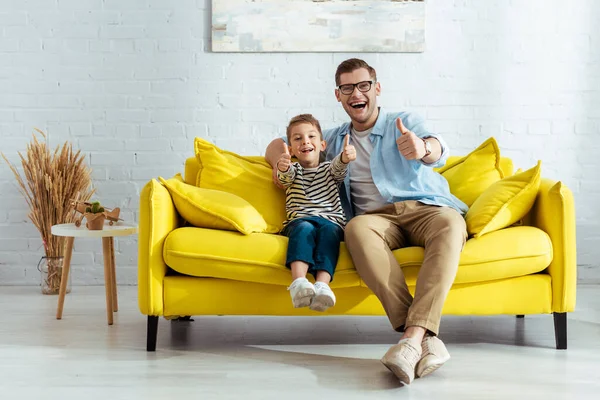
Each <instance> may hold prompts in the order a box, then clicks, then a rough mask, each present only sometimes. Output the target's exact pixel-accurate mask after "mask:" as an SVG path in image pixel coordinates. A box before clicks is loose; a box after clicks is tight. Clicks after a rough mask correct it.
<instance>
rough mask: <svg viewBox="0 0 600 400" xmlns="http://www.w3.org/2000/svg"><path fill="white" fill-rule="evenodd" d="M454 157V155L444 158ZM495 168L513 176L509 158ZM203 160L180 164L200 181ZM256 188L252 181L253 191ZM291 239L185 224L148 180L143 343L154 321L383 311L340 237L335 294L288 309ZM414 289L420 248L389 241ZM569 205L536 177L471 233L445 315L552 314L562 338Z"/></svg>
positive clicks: (568, 300) (572, 258)
mask: <svg viewBox="0 0 600 400" xmlns="http://www.w3.org/2000/svg"><path fill="white" fill-rule="evenodd" d="M450 161H452V160H450ZM500 167H501V168H502V169H503V171H504V175H505V176H510V175H511V174H512V173H513V171H512V168H513V167H512V162H511V161H510V159H507V158H502V162H501V163H500ZM199 168H200V165H199V163H198V160H197V159H196V158H195V157H192V158H189V159H188V160H187V161H186V165H185V176H184V179H185V182H186V183H189V184H191V185H196V183H197V182H196V179H197V175H198V170H199ZM251 189H252V188H248V190H251ZM286 246H287V238H286V237H283V236H279V235H276V234H269V233H253V234H250V235H243V234H241V233H239V232H234V231H226V230H219V229H207V228H198V227H192V226H189V224H186V223H185V221H183V220H182V218H181V217H180V216H179V214H178V212H177V209H176V207H175V205H174V203H173V200H172V198H171V195H170V193H169V191H168V190H167V188H166V187H165V186H163V185H162V184H161V183H159V182H158V181H157V180H155V179H153V180H151V181H149V182H148V183H147V184H146V185H145V187H144V188H143V190H142V191H141V194H140V221H139V258H138V263H139V265H138V291H139V293H138V298H139V308H140V311H141V312H142V314H144V315H147V316H148V322H147V323H148V326H147V350H148V351H154V350H155V349H156V338H157V328H158V320H159V317H160V316H164V317H166V318H168V319H171V318H176V317H180V316H182V317H183V316H194V315H196V316H197V315H293V316H299V315H306V316H317V315H385V313H384V311H383V308H382V306H381V304H380V303H379V301H378V299H377V298H376V297H375V295H374V294H373V293H372V292H371V291H370V290H369V289H368V288H367V287H366V285H365V283H364V282H363V281H362V280H361V278H360V277H359V275H358V274H357V272H356V270H355V269H354V267H353V265H352V261H351V259H350V256H349V253H348V251H347V250H346V248H345V246H344V244H343V243H342V246H341V249H340V257H339V261H338V265H337V269H336V276H335V280H334V281H333V283H332V288H333V289H334V290H335V293H336V296H337V299H338V302H337V304H336V305H335V306H334V307H332V308H331V309H329V310H328V311H327V312H325V313H318V312H314V311H310V310H309V309H308V308H304V309H294V308H293V307H292V303H291V301H290V299H289V294H288V292H287V290H286V287H287V286H288V285H289V283H290V279H291V275H290V272H289V270H288V269H286V268H285V266H284V263H285V254H286ZM394 254H395V256H396V259H397V260H398V262H399V263H400V265H401V267H402V268H403V270H404V272H405V275H406V277H407V280H408V284H409V286H410V287H411V290H413V289H414V284H415V280H416V277H417V274H418V271H419V266H420V264H421V262H422V260H423V249H422V248H420V247H409V248H403V249H399V250H395V251H394ZM575 292H576V254H575V212H574V206H573V198H572V194H571V191H570V190H569V189H568V188H567V187H566V186H565V185H563V184H562V183H561V182H555V181H552V180H550V179H547V178H542V180H541V185H540V188H539V191H538V193H537V197H536V199H535V203H534V205H533V207H532V208H531V210H530V212H529V213H528V215H527V216H526V217H525V218H523V220H522V223H521V224H520V225H519V226H515V225H513V226H510V227H508V228H505V229H501V230H498V231H495V232H491V233H488V234H485V235H483V236H481V237H479V238H471V239H469V240H468V241H467V243H466V245H465V248H464V251H463V253H462V256H461V259H460V267H459V269H458V273H457V276H456V280H455V283H454V285H453V287H452V289H451V290H450V293H449V295H448V298H447V301H446V303H445V306H444V314H446V315H500V314H508V315H518V316H522V315H526V314H550V313H553V314H554V326H555V335H556V347H557V348H558V349H565V348H566V347H567V331H566V328H567V320H566V313H567V312H570V311H573V309H574V307H575Z"/></svg>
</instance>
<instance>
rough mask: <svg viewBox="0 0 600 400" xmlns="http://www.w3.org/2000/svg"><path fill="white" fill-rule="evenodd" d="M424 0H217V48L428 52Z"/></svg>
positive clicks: (214, 47) (214, 12) (214, 10)
mask: <svg viewBox="0 0 600 400" xmlns="http://www.w3.org/2000/svg"><path fill="white" fill-rule="evenodd" d="M424 49H425V2H424V1H423V0H374V1H364V0H212V51H214V52H378V53H379V52H422V51H424Z"/></svg>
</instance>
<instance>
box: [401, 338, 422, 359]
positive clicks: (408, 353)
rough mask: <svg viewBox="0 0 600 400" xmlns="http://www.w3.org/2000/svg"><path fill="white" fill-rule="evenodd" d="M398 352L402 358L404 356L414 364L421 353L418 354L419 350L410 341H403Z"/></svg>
mask: <svg viewBox="0 0 600 400" xmlns="http://www.w3.org/2000/svg"><path fill="white" fill-rule="evenodd" d="M400 352H401V354H402V355H403V356H404V358H406V359H407V360H409V361H411V362H412V363H414V364H416V363H417V362H418V361H419V360H420V359H421V354H419V350H418V349H417V348H416V347H415V346H413V344H412V343H411V342H405V343H404V346H402V347H401V350H400Z"/></svg>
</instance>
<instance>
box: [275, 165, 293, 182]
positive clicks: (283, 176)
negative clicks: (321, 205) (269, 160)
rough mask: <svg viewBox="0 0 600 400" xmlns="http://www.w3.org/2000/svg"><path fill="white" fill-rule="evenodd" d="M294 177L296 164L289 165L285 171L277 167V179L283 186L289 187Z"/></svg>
mask: <svg viewBox="0 0 600 400" xmlns="http://www.w3.org/2000/svg"><path fill="white" fill-rule="evenodd" d="M295 178H296V165H295V164H292V165H290V168H288V170H287V171H285V172H281V171H280V170H279V169H277V179H278V180H279V183H281V184H282V185H283V187H285V188H287V187H290V186H291V184H292V183H294V179H295Z"/></svg>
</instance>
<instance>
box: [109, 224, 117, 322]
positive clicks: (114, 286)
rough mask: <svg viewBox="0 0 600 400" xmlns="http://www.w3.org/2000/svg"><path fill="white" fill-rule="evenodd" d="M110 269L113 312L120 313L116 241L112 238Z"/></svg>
mask: <svg viewBox="0 0 600 400" xmlns="http://www.w3.org/2000/svg"><path fill="white" fill-rule="evenodd" d="M110 267H111V277H112V292H113V298H112V304H113V311H114V312H117V311H119V299H118V296H117V271H116V265H115V239H114V238H113V237H112V236H111V237H110Z"/></svg>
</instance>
